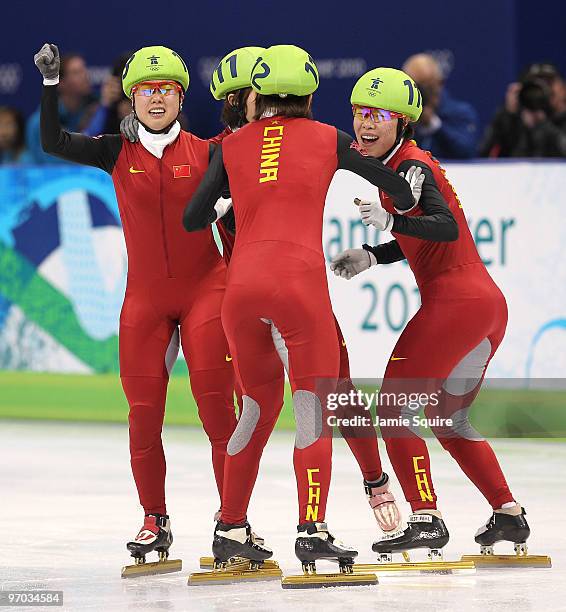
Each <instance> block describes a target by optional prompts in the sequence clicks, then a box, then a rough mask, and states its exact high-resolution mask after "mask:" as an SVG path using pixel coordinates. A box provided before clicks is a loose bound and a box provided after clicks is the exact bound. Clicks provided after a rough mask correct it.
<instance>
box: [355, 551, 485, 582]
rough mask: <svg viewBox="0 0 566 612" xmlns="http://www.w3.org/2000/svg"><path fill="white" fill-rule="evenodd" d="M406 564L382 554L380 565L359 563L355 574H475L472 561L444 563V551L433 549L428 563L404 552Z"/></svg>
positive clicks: (389, 555)
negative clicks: (414, 559)
mask: <svg viewBox="0 0 566 612" xmlns="http://www.w3.org/2000/svg"><path fill="white" fill-rule="evenodd" d="M401 554H402V555H403V559H404V562H401V563H393V553H381V554H380V556H379V563H365V564H364V563H359V564H357V565H354V571H355V572H358V571H359V572H366V571H371V572H376V573H377V575H378V576H406V575H413V576H414V575H415V574H423V575H429V576H430V575H435V574H436V575H439V576H446V575H450V574H465V575H469V574H475V572H476V569H475V565H474V564H473V562H471V561H463V560H460V561H444V559H443V558H442V550H441V549H437V548H432V549H430V550H429V551H428V553H427V556H428V561H411V557H410V555H409V552H408V551H402V552H401Z"/></svg>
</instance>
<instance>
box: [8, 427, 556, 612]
mask: <svg viewBox="0 0 566 612" xmlns="http://www.w3.org/2000/svg"><path fill="white" fill-rule="evenodd" d="M429 446H430V449H431V457H432V468H433V475H434V479H435V487H436V491H437V494H438V496H439V508H440V509H441V510H442V512H443V515H444V519H445V521H446V523H447V526H448V529H449V531H450V534H451V539H450V542H449V544H448V545H447V546H446V548H445V549H444V551H445V554H444V557H445V559H446V560H456V559H459V558H460V556H461V555H462V554H476V553H477V552H479V551H478V547H477V546H476V545H475V543H474V541H473V535H474V533H475V531H476V529H477V528H478V527H479V526H480V524H481V523H482V522H485V521H486V520H487V519H488V518H489V515H490V509H489V507H488V505H487V503H486V502H485V501H484V500H483V498H481V497H480V495H479V493H477V492H476V490H475V489H474V487H473V486H472V485H471V484H470V483H469V482H468V481H467V479H466V478H465V476H464V475H463V474H462V473H461V472H460V471H459V469H458V467H457V465H456V464H455V463H454V462H453V461H452V459H451V458H450V457H449V456H448V455H447V454H446V453H445V452H444V451H443V450H442V449H441V448H440V446H439V445H438V443H436V441H431V443H430V444H429ZM292 447H293V436H292V435H291V434H283V433H277V434H274V436H273V437H272V439H271V441H270V443H269V445H268V447H267V449H266V452H265V454H264V457H263V461H262V466H261V470H260V475H259V479H258V484H257V486H256V489H255V492H254V496H253V497H252V503H251V506H250V513H249V519H250V521H251V523H252V526H253V528H254V530H255V531H256V532H258V533H259V534H261V535H262V536H264V537H265V539H266V543H267V544H268V545H269V546H270V547H272V548H273V549H274V551H275V555H274V559H276V560H278V561H279V563H280V565H281V567H282V569H283V570H284V573H286V574H289V573H294V574H296V573H299V569H300V568H299V564H298V562H297V560H296V559H295V557H294V553H293V543H294V536H295V521H296V513H297V508H296V505H297V502H296V488H295V482H294V476H293V470H292ZM382 447H383V445H380V448H382ZM494 447H495V450H496V452H498V454H499V457H500V460H501V463H502V465H503V469H504V471H505V473H506V475H507V478H508V480H509V482H510V484H511V489H512V490H513V491H514V494H515V495H516V497H517V499H518V500H519V501H520V502H521V503H522V504H523V505H525V507H526V509H527V512H528V517H527V518H528V520H529V523H530V526H531V530H532V534H531V538H530V539H529V550H530V552H531V553H533V554H547V555H550V556H551V557H552V561H553V568H552V569H499V570H487V571H482V572H480V571H478V572H477V573H476V574H475V575H471V576H457V575H455V576H428V577H424V576H423V577H417V576H415V577H409V578H407V577H400V576H399V577H382V578H381V579H380V584H379V585H378V586H369V587H355V588H354V587H342V588H328V589H317V590H301V591H284V590H282V589H281V586H280V584H279V582H277V581H275V582H262V583H255V584H252V583H248V584H238V585H218V586H197V587H188V586H187V575H188V573H189V572H191V571H195V570H197V569H198V559H199V556H200V555H205V554H210V545H211V540H212V528H213V522H212V517H213V514H214V512H215V510H217V507H218V497H217V493H216V489H215V485H214V483H213V480H212V469H211V465H210V459H209V447H208V444H207V442H206V440H205V438H204V436H203V434H202V432H200V431H198V430H192V429H183V428H178V429H174V428H169V429H168V430H167V431H166V432H165V450H166V455H167V462H168V480H167V494H168V511H169V514H170V515H171V519H172V527H173V533H174V536H175V543H174V544H173V547H172V549H171V550H172V555H171V558H181V559H182V560H183V565H184V567H183V571H182V572H178V573H175V574H168V575H162V576H152V577H144V578H134V579H128V580H122V579H121V578H120V569H121V567H122V565H125V564H127V563H129V562H130V558H129V556H128V553H127V551H126V548H125V543H126V541H127V540H128V539H131V538H133V537H134V536H135V534H136V533H137V531H138V529H139V528H140V526H141V524H142V512H141V510H140V508H139V507H138V503H137V495H136V492H135V488H134V484H133V480H132V477H131V474H130V467H129V459H128V441H127V428H126V427H123V426H110V425H108V426H104V425H93V424H89V423H85V424H82V425H80V424H55V423H29V424H27V423H23V422H22V423H17V422H0V466H1V468H0V469H1V481H0V482H1V497H0V500H1V501H0V503H1V510H2V518H3V526H4V529H3V546H2V553H1V554H0V589H4V590H16V589H49V590H59V591H61V590H62V591H64V606H63V609H64V610H101V611H106V610H120V611H127V610H132V611H133V610H165V611H173V610H207V611H208V610H211V611H216V610H218V611H220V610H222V611H224V610H227V611H231V610H233V611H235V612H247V611H252V610H262V611H263V610H286V609H295V610H299V611H300V612H309V611H311V610H313V611H314V610H324V612H330V611H331V610H342V609H345V608H350V609H351V610H368V609H369V610H380V611H381V610H408V611H414V610H434V611H441V610H442V611H444V610H446V611H451V612H453V611H458V612H463V611H465V610H485V611H500V610H512V611H513V612H520V611H523V610H525V611H526V610H533V611H540V610H545V611H548V612H550V611H556V610H566V586H565V583H566V581H565V580H564V576H565V574H564V572H565V569H566V538H565V536H564V534H565V529H564V504H565V502H566V497H565V493H566V487H565V483H566V475H565V471H566V470H565V466H566V444H564V443H557V442H536V441H518V440H496V441H495V442H494ZM382 454H383V455H384V454H385V453H384V450H383V448H382ZM384 466H385V469H386V470H387V471H388V472H389V473H390V474H392V471H391V469H390V466H389V463H388V461H387V459H386V458H385V457H384ZM394 490H395V492H396V495H397V498H398V499H399V498H401V492H400V488H399V486H398V485H397V484H395V485H394ZM402 508H403V511H404V516H407V514H408V507H407V506H406V505H405V504H403V505H402ZM327 521H328V524H329V527H330V529H331V531H333V532H334V533H335V534H336V535H337V537H339V538H340V539H342V540H344V541H345V542H347V543H348V544H350V545H352V546H355V547H359V548H358V549H359V550H360V556H359V558H358V560H359V561H361V562H366V563H372V562H375V555H374V554H373V553H372V552H371V543H372V541H373V540H374V539H375V538H376V537H377V527H376V526H375V523H374V519H373V515H372V514H371V512H370V510H369V507H368V505H367V502H366V500H365V496H364V493H363V488H362V486H361V476H360V474H359V471H358V468H357V464H356V463H355V461H354V459H353V457H352V456H351V454H350V452H349V450H348V448H347V446H346V444H345V443H344V442H343V441H342V440H336V442H335V452H334V473H333V479H332V488H331V492H330V499H329V504H328V514H327ZM511 550H512V546H511V545H510V544H509V545H505V544H503V545H499V546H496V553H497V552H499V553H501V554H503V553H510V552H511ZM151 560H153V559H152V558H151V557H149V558H148V561H151ZM334 567H335V566H332V565H330V564H329V565H328V566H327V568H326V571H333V568H334ZM319 571H324V564H322V563H321V564H320V565H319ZM2 609H8V608H2ZM14 609H15V608H14ZM18 609H19V610H25V609H29V610H41V609H46V608H37V607H34V608H18ZM51 609H54V610H57V609H61V608H51Z"/></svg>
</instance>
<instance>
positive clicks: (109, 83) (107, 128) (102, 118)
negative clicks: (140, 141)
mask: <svg viewBox="0 0 566 612" xmlns="http://www.w3.org/2000/svg"><path fill="white" fill-rule="evenodd" d="M132 54H133V51H127V52H125V53H122V55H120V56H119V57H117V58H116V59H115V60H114V63H113V65H112V70H111V72H110V74H109V75H108V76H107V77H106V78H105V79H104V82H103V83H102V87H101V88H100V103H99V105H98V107H97V109H96V112H95V113H94V115H93V117H92V119H91V121H90V123H89V124H88V125H87V127H86V128H85V129H84V130H83V134H86V135H87V136H98V134H119V133H120V121H122V119H123V118H124V117H126V116H127V115H129V114H130V112H131V111H132V103H131V102H130V100H129V99H128V98H127V97H126V96H125V95H124V92H123V91H122V72H123V71H124V66H125V65H126V62H127V61H128V59H129V58H130V57H131V56H132Z"/></svg>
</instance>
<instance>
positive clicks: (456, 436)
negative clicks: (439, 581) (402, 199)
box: [364, 141, 513, 510]
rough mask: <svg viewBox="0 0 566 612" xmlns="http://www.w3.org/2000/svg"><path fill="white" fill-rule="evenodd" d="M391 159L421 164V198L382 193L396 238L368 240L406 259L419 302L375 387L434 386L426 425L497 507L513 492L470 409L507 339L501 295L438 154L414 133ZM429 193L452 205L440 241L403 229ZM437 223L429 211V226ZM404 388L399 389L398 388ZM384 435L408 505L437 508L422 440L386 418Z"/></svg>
mask: <svg viewBox="0 0 566 612" xmlns="http://www.w3.org/2000/svg"><path fill="white" fill-rule="evenodd" d="M387 165H388V166H389V167H390V168H392V169H394V170H395V171H396V172H405V173H406V172H407V170H408V169H409V168H410V167H411V166H414V165H417V166H419V167H421V168H422V169H423V172H424V173H425V182H424V185H423V194H422V197H421V201H420V202H419V204H418V205H416V206H414V207H413V208H412V209H410V210H406V211H398V210H397V209H396V208H395V206H394V203H393V202H392V200H391V198H390V197H389V196H388V195H387V194H386V193H384V192H381V193H380V198H381V202H382V205H383V207H384V208H385V209H386V210H387V211H388V212H390V213H393V214H394V223H393V229H392V234H393V236H394V237H395V241H393V242H390V243H387V244H384V245H380V246H377V247H373V248H370V247H368V245H364V248H367V249H368V250H372V251H373V253H374V254H375V256H376V258H377V261H378V263H391V262H393V261H398V260H401V259H404V258H406V259H407V262H408V263H409V266H410V267H411V270H412V271H413V273H414V275H415V279H416V281H417V285H418V287H419V290H420V293H421V300H422V305H421V307H420V308H419V310H418V312H417V313H416V315H415V316H414V317H413V318H412V319H411V321H409V323H408V324H407V327H406V328H405V329H404V331H403V332H402V334H401V336H400V337H399V339H398V341H397V343H396V345H395V348H394V349H393V352H392V354H391V358H390V360H389V362H388V365H387V369H386V372H385V376H384V382H383V386H382V389H381V395H382V396H383V398H384V400H385V399H387V401H388V402H389V398H390V397H393V396H394V395H395V396H396V397H406V396H407V394H408V393H415V394H420V393H426V394H433V397H432V399H431V400H426V399H424V400H423V402H424V403H425V404H427V401H428V404H427V405H426V408H425V414H426V415H427V416H428V417H429V418H430V419H433V421H434V419H435V418H438V419H443V421H442V422H440V420H438V423H439V424H438V425H434V426H433V427H432V429H433V431H434V433H435V434H436V435H437V437H438V439H439V441H440V442H441V444H442V446H443V447H444V448H445V449H446V450H448V451H449V452H450V454H451V455H452V456H453V457H454V459H455V460H456V461H457V462H458V464H459V465H460V467H461V468H462V470H463V471H464V473H465V474H466V475H467V476H468V477H469V478H470V479H471V480H472V482H473V483H474V484H475V485H476V486H477V487H478V489H479V490H480V491H481V492H482V494H483V495H484V496H485V497H486V499H487V500H488V501H489V502H490V504H491V505H492V506H493V508H494V509H495V508H500V507H501V505H502V504H503V503H506V502H512V501H513V497H512V495H511V493H510V491H509V488H508V486H507V483H506V481H505V477H504V476H503V473H502V471H501V468H500V466H499V463H498V461H497V459H496V457H495V455H494V453H493V451H492V449H491V447H490V445H489V444H488V442H486V441H485V440H483V439H482V438H481V436H480V435H479V434H478V433H477V432H476V431H475V430H473V428H472V426H471V425H470V423H469V421H468V418H467V412H468V408H469V407H470V405H471V403H472V402H473V400H474V399H475V397H476V395H477V393H478V392H479V390H480V387H481V384H482V381H483V377H484V375H485V370H486V368H487V366H488V364H489V361H490V360H491V358H492V357H493V355H494V353H495V351H496V350H497V348H498V346H499V344H500V343H501V341H502V339H503V336H504V333H505V327H506V324H507V305H506V302H505V298H504V297H503V294H502V293H501V291H500V290H499V288H498V287H497V285H496V284H495V282H494V281H493V279H492V278H491V276H490V275H489V273H488V272H487V270H486V267H485V266H484V264H483V263H482V261H481V259H480V256H479V254H478V252H477V249H476V246H475V244H474V241H473V239H472V236H471V233H470V231H469V228H468V224H467V222H466V218H465V215H464V212H463V210H462V206H461V204H460V201H459V199H458V197H457V195H456V193H455V191H454V189H453V188H452V185H451V184H450V183H449V181H448V179H447V178H446V175H445V172H444V170H443V169H442V168H441V166H440V165H439V163H438V162H437V161H436V160H435V159H434V158H433V157H432V156H431V155H430V154H429V153H426V152H424V151H422V150H421V149H419V148H418V147H417V146H416V144H415V143H414V142H413V141H405V142H404V143H403V144H402V145H401V146H400V148H399V149H398V150H397V151H396V152H395V154H394V155H393V156H392V157H391V159H390V160H389V161H388V162H387ZM435 199H436V200H437V201H440V202H442V205H443V206H446V207H447V208H448V210H449V211H450V213H451V214H452V216H453V218H454V220H455V223H456V231H455V235H454V236H451V237H450V238H451V239H449V240H442V241H433V240H426V239H423V238H420V237H416V236H411V235H408V234H407V232H408V231H410V226H411V224H413V223H414V219H418V218H424V216H425V215H426V212H427V211H426V209H427V206H430V205H431V204H430V203H431V202H433V201H434V200H435ZM399 212H401V213H402V214H398V213H399ZM434 222H435V219H434V216H431V217H430V223H431V227H432V225H433V224H434ZM402 393H404V394H405V396H400V395H399V394H402ZM415 397H416V396H415ZM379 414H380V416H381V417H382V418H393V417H400V416H403V417H407V418H409V420H410V419H411V418H412V416H414V412H412V411H411V409H410V408H407V407H406V406H402V405H399V404H398V405H394V406H391V405H390V404H389V405H387V404H385V401H384V402H383V403H381V402H380V406H379ZM448 420H451V421H452V424H448ZM445 421H446V422H445ZM382 434H383V438H384V440H385V442H386V445H387V451H388V454H389V457H390V459H391V462H392V465H393V467H394V469H395V472H396V474H397V477H398V478H399V481H400V483H401V485H402V487H403V491H404V493H405V497H406V499H407V501H409V502H410V504H411V506H412V508H413V510H422V509H427V508H436V495H435V493H434V487H433V483H432V476H431V472H430V461H429V456H428V451H427V447H426V444H425V442H424V440H423V439H422V438H421V437H420V436H418V434H417V433H416V432H415V430H414V428H412V427H389V426H386V427H382Z"/></svg>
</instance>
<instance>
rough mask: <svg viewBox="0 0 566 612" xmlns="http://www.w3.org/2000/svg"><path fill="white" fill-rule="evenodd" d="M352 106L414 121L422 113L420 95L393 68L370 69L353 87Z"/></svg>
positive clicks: (416, 88) (413, 85)
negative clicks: (392, 112)
mask: <svg viewBox="0 0 566 612" xmlns="http://www.w3.org/2000/svg"><path fill="white" fill-rule="evenodd" d="M350 102H351V103H352V104H357V105H359V106H371V107H374V108H383V109H385V110H389V111H394V112H396V113H403V115H407V117H409V119H410V120H411V121H417V120H418V118H419V117H420V116H421V112H422V110H423V104H422V98H421V92H420V91H419V88H418V87H417V86H416V84H415V82H414V81H413V79H411V77H409V75H408V74H406V73H405V72H403V71H402V70H396V69H395V68H374V69H373V70H370V71H369V72H366V73H365V74H364V75H362V76H361V77H360V78H359V79H358V82H357V83H356V84H355V85H354V89H353V90H352V95H351V97H350Z"/></svg>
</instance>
